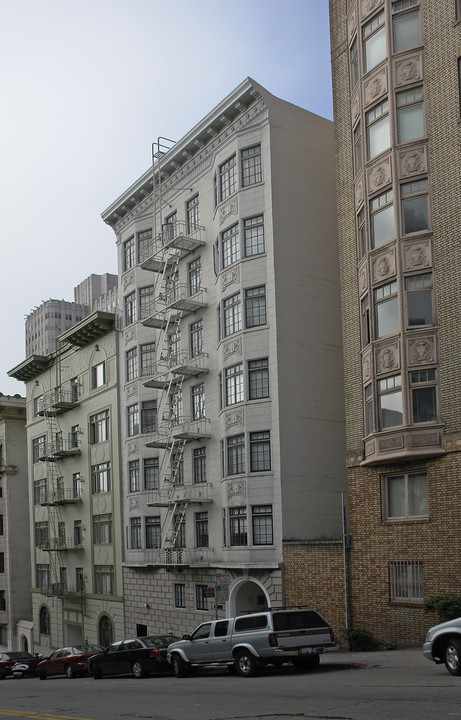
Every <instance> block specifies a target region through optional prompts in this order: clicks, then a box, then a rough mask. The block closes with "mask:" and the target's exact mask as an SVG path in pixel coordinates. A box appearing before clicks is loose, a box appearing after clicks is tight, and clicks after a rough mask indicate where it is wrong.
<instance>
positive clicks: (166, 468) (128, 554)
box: [103, 78, 345, 634]
mask: <svg viewBox="0 0 461 720" xmlns="http://www.w3.org/2000/svg"><path fill="white" fill-rule="evenodd" d="M333 142H334V141H333V126H332V123H331V122H329V121H327V120H325V119H323V118H320V117H318V116H316V115H313V114H312V113H309V112H307V111H305V110H303V109H301V108H299V107H296V106H294V105H291V104H289V103H287V102H284V101H282V100H280V99H278V98H276V97H274V96H272V95H271V94H270V93H269V92H267V91H266V90H265V89H264V88H262V87H261V86H260V85H258V84H257V83H256V82H254V81H253V80H251V79H250V78H248V79H246V80H245V81H244V82H243V83H242V84H241V85H240V86H239V87H237V88H236V89H235V90H234V91H233V92H232V93H231V94H230V95H229V96H228V97H226V98H225V99H224V100H223V101H222V102H221V103H220V104H219V105H218V106H217V107H216V108H215V109H214V110H212V111H211V112H210V113H209V114H208V115H207V116H206V117H205V118H204V119H203V120H202V121H201V122H200V123H198V125H196V126H195V127H194V128H193V129H192V130H191V131H190V132H189V133H188V134H187V135H186V136H185V137H183V138H182V139H181V140H180V141H179V142H176V143H174V142H173V141H171V140H167V139H166V138H163V137H159V138H158V139H157V141H156V142H154V144H153V166H152V169H149V170H148V171H147V172H146V173H145V174H144V175H143V176H142V177H141V178H139V180H137V181H136V182H135V183H134V184H133V185H131V187H129V188H128V189H127V190H126V192H124V193H123V195H122V196H121V197H119V198H118V199H117V200H116V201H115V202H114V203H113V204H112V205H111V206H110V207H109V208H108V209H107V210H106V211H105V212H104V213H103V219H104V221H105V222H106V223H108V224H109V225H110V226H111V227H113V229H114V231H115V234H116V242H117V247H118V261H119V298H120V309H119V319H118V325H117V326H118V327H119V329H120V331H121V340H120V344H119V351H120V356H119V368H120V413H121V458H122V460H121V463H122V464H121V477H122V482H123V493H122V494H123V497H124V516H123V517H124V526H125V527H124V540H125V551H124V563H123V565H124V582H123V593H124V598H125V622H126V632H127V633H129V634H130V633H135V632H137V633H138V634H140V633H143V632H154V631H164V632H173V631H174V632H175V633H176V634H180V633H181V632H186V631H188V630H190V629H191V628H192V627H193V626H194V624H195V623H197V622H199V621H201V620H203V619H204V618H206V617H208V616H209V615H210V614H212V615H215V614H221V615H222V614H233V613H236V612H245V611H250V610H255V609H259V608H264V607H267V606H281V605H283V604H284V602H285V590H286V589H285V586H284V540H290V541H296V540H298V541H301V542H302V541H306V542H307V541H310V540H313V541H315V540H322V539H325V540H328V539H332V538H334V539H338V538H340V537H341V493H342V492H343V491H344V489H345V470H344V401H343V378H342V350H341V328H340V308H339V290H338V288H339V274H338V256H337V236H336V204H335V183H334V151H333Z"/></svg>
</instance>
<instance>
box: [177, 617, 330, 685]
mask: <svg viewBox="0 0 461 720" xmlns="http://www.w3.org/2000/svg"><path fill="white" fill-rule="evenodd" d="M334 645H335V642H334V636H333V631H332V630H331V628H330V626H329V625H328V623H327V622H326V621H325V620H324V619H323V618H322V617H321V616H320V615H319V614H318V613H317V612H316V611H315V610H307V609H296V610H283V609H280V610H266V611H264V612H259V613H251V614H248V615H240V616H238V617H236V618H227V619H225V620H212V621H210V622H205V623H202V624H201V625H199V626H198V628H196V629H195V630H194V632H193V633H192V634H191V635H183V639H182V640H179V642H175V643H173V644H172V645H170V646H169V647H168V651H167V659H168V661H169V662H170V663H171V664H172V666H173V671H174V673H175V675H176V677H184V676H185V675H187V674H188V673H189V672H190V671H191V670H192V669H193V668H196V667H200V666H206V665H224V666H226V665H227V666H228V667H229V669H230V670H235V671H236V672H237V673H238V674H239V675H242V676H243V677H250V676H252V675H254V674H255V673H256V671H257V669H258V667H261V666H263V665H267V664H271V665H281V664H282V663H285V662H291V663H292V664H293V665H294V666H295V667H296V668H297V669H298V670H312V669H314V668H316V667H317V666H318V664H319V660H320V657H319V656H320V654H321V653H323V652H324V650H325V648H326V647H331V646H334Z"/></svg>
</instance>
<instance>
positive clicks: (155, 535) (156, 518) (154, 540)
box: [145, 515, 161, 548]
mask: <svg viewBox="0 0 461 720" xmlns="http://www.w3.org/2000/svg"><path fill="white" fill-rule="evenodd" d="M145 530H146V548H159V547H160V545H161V543H160V535H161V525H160V515H148V516H147V517H146V521H145Z"/></svg>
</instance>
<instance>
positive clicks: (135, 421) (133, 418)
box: [126, 404, 139, 437]
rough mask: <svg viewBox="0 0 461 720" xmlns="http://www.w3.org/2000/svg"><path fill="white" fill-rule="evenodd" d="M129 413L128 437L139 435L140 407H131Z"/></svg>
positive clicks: (128, 408)
mask: <svg viewBox="0 0 461 720" xmlns="http://www.w3.org/2000/svg"><path fill="white" fill-rule="evenodd" d="M126 413H127V434H128V437H133V436H134V435H139V406H138V405H137V404H136V405H129V406H128V407H127V409H126Z"/></svg>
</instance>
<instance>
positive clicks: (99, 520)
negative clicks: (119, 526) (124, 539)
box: [93, 513, 112, 545]
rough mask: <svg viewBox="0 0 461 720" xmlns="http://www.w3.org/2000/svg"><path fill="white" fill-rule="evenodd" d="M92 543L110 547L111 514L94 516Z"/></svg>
mask: <svg viewBox="0 0 461 720" xmlns="http://www.w3.org/2000/svg"><path fill="white" fill-rule="evenodd" d="M93 541H94V544H95V545H110V543H111V542H112V513H105V514H104V515H94V517H93Z"/></svg>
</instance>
